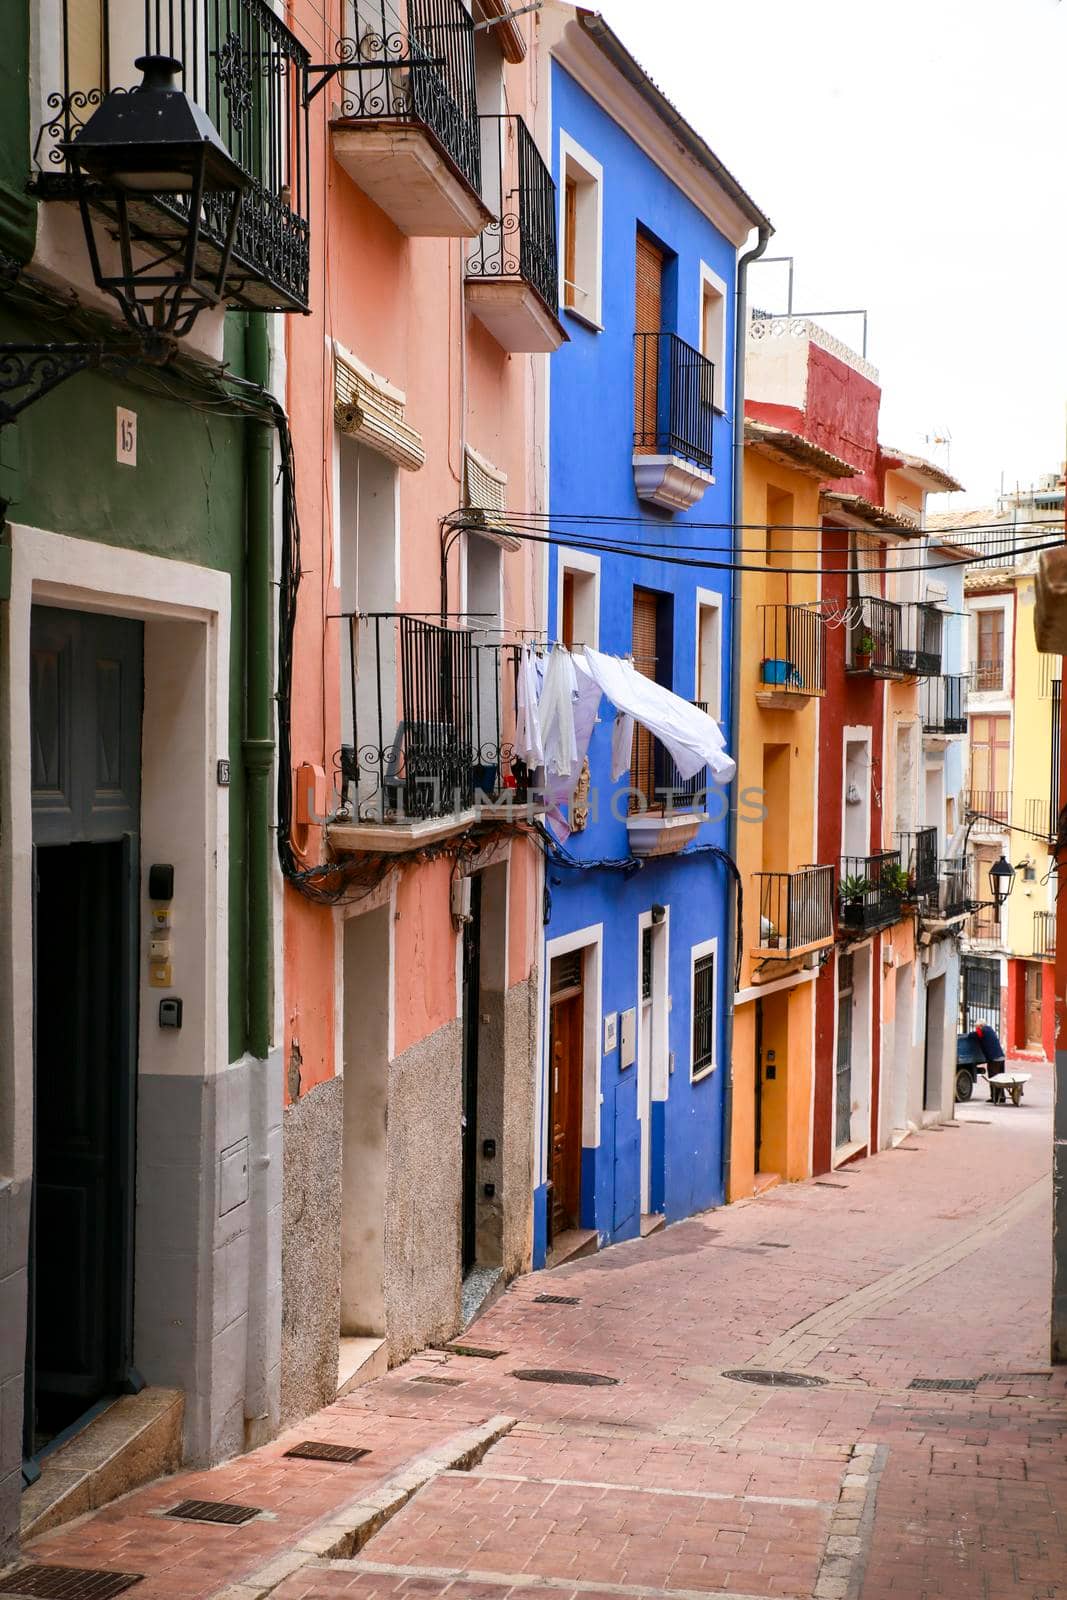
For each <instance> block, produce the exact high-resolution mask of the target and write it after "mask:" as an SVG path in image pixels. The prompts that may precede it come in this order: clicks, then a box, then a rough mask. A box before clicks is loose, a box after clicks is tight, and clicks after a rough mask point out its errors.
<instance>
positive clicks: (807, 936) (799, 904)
mask: <svg viewBox="0 0 1067 1600" xmlns="http://www.w3.org/2000/svg"><path fill="white" fill-rule="evenodd" d="M755 882H756V888H757V893H758V895H759V940H758V943H757V946H756V950H755V952H754V953H755V954H758V955H760V956H764V957H768V958H770V959H778V960H785V959H788V958H791V957H793V956H800V955H805V954H806V953H807V952H808V951H809V950H817V949H819V948H820V947H821V946H823V945H828V944H832V943H833V937H834V869H833V867H815V866H812V867H800V868H798V870H797V871H796V872H757V873H756V874H755Z"/></svg>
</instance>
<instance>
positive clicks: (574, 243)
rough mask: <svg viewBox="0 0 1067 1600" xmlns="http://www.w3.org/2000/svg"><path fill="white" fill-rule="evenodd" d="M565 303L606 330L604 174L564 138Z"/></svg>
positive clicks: (562, 243)
mask: <svg viewBox="0 0 1067 1600" xmlns="http://www.w3.org/2000/svg"><path fill="white" fill-rule="evenodd" d="M559 167H560V210H561V213H562V214H561V218H560V253H559V259H560V264H561V266H560V270H561V273H562V283H561V285H560V297H559V298H560V304H561V305H562V306H563V308H564V310H565V311H570V312H572V313H573V314H574V315H575V316H577V317H581V318H582V319H583V320H584V321H586V322H588V323H591V324H592V325H593V326H594V327H597V328H599V327H600V325H601V277H602V257H603V223H604V169H603V168H602V166H601V165H600V162H599V161H597V160H595V159H594V157H593V156H591V155H589V154H588V152H587V151H585V150H583V149H582V148H581V146H580V145H577V144H575V142H574V140H573V139H571V138H570V137H569V136H568V135H567V134H566V133H561V134H560V145H559Z"/></svg>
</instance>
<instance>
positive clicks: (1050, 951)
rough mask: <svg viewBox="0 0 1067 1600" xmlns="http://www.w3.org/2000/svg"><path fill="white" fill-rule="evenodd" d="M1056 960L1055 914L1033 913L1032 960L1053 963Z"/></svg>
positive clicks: (1048, 912) (1052, 912)
mask: <svg viewBox="0 0 1067 1600" xmlns="http://www.w3.org/2000/svg"><path fill="white" fill-rule="evenodd" d="M1055 958H1056V913H1055V912H1054V911H1035V912H1034V960H1035V961H1054V960H1055Z"/></svg>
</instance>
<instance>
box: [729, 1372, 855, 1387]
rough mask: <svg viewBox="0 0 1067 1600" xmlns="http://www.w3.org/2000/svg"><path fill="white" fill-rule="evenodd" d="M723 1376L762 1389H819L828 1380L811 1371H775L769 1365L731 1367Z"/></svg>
mask: <svg viewBox="0 0 1067 1600" xmlns="http://www.w3.org/2000/svg"><path fill="white" fill-rule="evenodd" d="M723 1377H724V1378H732V1379H733V1381H734V1383H756V1384H759V1386H760V1387H761V1388H763V1389H819V1388H821V1387H822V1385H823V1384H824V1383H828V1382H829V1379H828V1378H817V1377H816V1376H815V1374H814V1373H813V1372H776V1371H774V1370H773V1369H771V1368H769V1367H733V1368H732V1369H731V1370H730V1371H729V1372H724V1373H723Z"/></svg>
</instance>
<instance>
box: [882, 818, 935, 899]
mask: <svg viewBox="0 0 1067 1600" xmlns="http://www.w3.org/2000/svg"><path fill="white" fill-rule="evenodd" d="M893 838H894V839H895V840H896V843H897V849H898V851H899V852H900V863H901V866H902V867H903V868H904V870H905V872H906V873H907V875H908V887H907V898H908V899H909V900H920V899H923V898H925V896H926V895H931V894H935V893H936V891H937V829H936V828H917V829H916V830H915V832H914V833H894V835H893Z"/></svg>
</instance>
